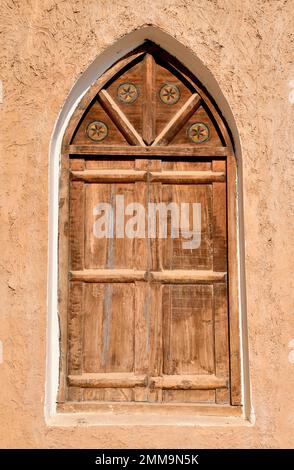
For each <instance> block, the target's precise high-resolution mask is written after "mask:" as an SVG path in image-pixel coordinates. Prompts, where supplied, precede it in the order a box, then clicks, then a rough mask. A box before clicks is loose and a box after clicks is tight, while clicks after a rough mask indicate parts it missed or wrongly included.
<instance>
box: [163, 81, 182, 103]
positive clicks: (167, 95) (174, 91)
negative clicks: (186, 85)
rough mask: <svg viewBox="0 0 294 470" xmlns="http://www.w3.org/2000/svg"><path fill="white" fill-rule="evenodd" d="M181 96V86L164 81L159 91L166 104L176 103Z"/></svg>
mask: <svg viewBox="0 0 294 470" xmlns="http://www.w3.org/2000/svg"><path fill="white" fill-rule="evenodd" d="M180 96H181V92H180V90H179V88H178V87H177V85H174V84H173V83H164V84H163V85H162V87H161V88H160V91H159V98H160V99H161V101H162V102H163V103H164V104H176V103H177V102H178V101H179V99H180Z"/></svg>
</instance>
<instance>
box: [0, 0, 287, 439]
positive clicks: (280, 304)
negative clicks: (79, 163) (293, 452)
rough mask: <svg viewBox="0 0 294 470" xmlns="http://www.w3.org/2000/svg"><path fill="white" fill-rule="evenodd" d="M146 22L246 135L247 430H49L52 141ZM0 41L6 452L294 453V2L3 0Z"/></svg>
mask: <svg viewBox="0 0 294 470" xmlns="http://www.w3.org/2000/svg"><path fill="white" fill-rule="evenodd" d="M147 24H148V25H153V26H155V27H157V28H160V29H162V30H163V31H165V32H166V33H168V34H170V35H171V36H173V37H175V38H176V39H177V40H178V41H180V42H181V43H182V44H183V45H184V46H186V47H187V48H188V49H190V50H191V51H192V52H193V53H194V54H196V55H197V57H198V58H199V59H200V60H201V61H202V62H203V64H204V65H205V66H206V67H207V68H208V70H209V71H210V72H211V73H212V74H213V76H214V77H215V79H216V80H217V82H218V84H219V86H220V89H221V90H222V92H223V94H224V96H225V98H226V100H227V102H228V104H229V106H230V108H231V110H232V113H233V115H234V118H235V121H236V126H237V129H238V131H239V135H240V141H241V148H242V166H243V202H244V230H245V246H246V252H245V270H246V289H247V321H248V335H249V354H250V363H249V365H250V378H251V387H252V405H253V409H254V413H255V422H254V423H253V424H251V425H244V424H242V423H240V424H238V425H232V424H231V423H228V424H224V425H213V424H211V423H210V424H209V423H206V422H205V420H204V421H203V424H202V425H201V424H198V425H195V426H181V427H179V426H175V425H165V426H160V425H158V426H155V427H154V426H151V425H145V426H134V425H130V426H127V425H121V426H103V425H100V426H87V425H80V426H67V427H60V426H48V425H46V422H45V417H44V394H45V364H46V325H47V266H48V166H49V157H48V155H49V144H50V140H51V136H52V133H53V129H54V125H55V123H56V120H57V117H58V114H59V112H60V110H61V109H62V106H63V104H64V102H65V100H66V97H67V96H68V94H69V93H70V90H71V88H72V87H73V85H74V84H75V82H76V81H77V79H78V78H79V76H80V75H81V73H83V72H84V71H85V70H86V69H87V67H88V66H89V65H90V64H91V63H92V62H93V61H94V60H95V58H96V57H97V56H98V55H99V54H100V53H101V52H103V51H105V49H106V48H107V47H109V46H111V45H112V44H113V43H115V42H116V41H117V40H119V39H120V38H121V37H123V36H124V35H126V34H128V33H130V32H131V31H133V30H135V29H138V28H141V27H142V26H143V25H147ZM0 31H1V32H2V34H1V35H0V57H1V69H0V80H1V81H2V83H3V99H2V102H1V103H0V115H1V126H0V148H1V173H0V178H1V183H0V187H1V200H0V207H1V229H0V233H1V239H0V246H1V276H0V281H1V283H0V289H1V290H0V298H1V323H0V340H1V341H2V343H3V363H2V364H0V384H1V385H0V447H29V448H30V447H51V448H54V447H95V448H101V447H178V448H180V447H186V448H187V447H195V448H197V447H198V448H205V447H287V446H291V447H293V446H294V404H293V390H294V359H293V361H292V362H291V358H293V354H291V349H290V348H289V341H290V340H291V339H293V338H294V320H293V318H294V317H293V311H294V309H293V294H292V293H293V287H294V286H293V262H291V254H292V256H293V228H294V227H293V220H294V219H293V169H291V168H290V164H291V163H292V162H293V148H294V133H293V118H294V63H293V49H294V33H293V32H294V1H293V0H289V1H287V0H267V1H266V0H256V1H253V0H221V1H218V0H211V1H209V0H197V1H196V0H165V1H163V0H154V1H152V2H147V1H142V0H112V1H109V0H105V1H101V0H87V1H86V0H83V1H74V0H65V1H60V0H56V1H52V0H43V1H42V2H41V1H37V0H31V1H29V0H26V1H18V0H15V1H12V0H7V1H5V0H0ZM292 168H293V167H292ZM291 171H292V175H291ZM292 259H293V258H292ZM292 345H293V344H292ZM293 349H294V345H293Z"/></svg>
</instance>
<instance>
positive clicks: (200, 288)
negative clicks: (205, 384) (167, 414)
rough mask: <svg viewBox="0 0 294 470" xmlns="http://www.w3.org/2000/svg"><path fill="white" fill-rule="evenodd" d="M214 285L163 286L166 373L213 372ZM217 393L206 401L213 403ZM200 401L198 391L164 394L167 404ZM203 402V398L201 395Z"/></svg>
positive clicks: (208, 395)
mask: <svg viewBox="0 0 294 470" xmlns="http://www.w3.org/2000/svg"><path fill="white" fill-rule="evenodd" d="M214 368H215V365H214V340H213V311H212V286H210V285H197V286H196V285H185V286H180V285H165V286H164V287H163V373H164V374H168V375H181V374H188V375H190V374H191V375H192V374H195V375H199V374H212V373H213V372H214ZM214 397H215V393H214V391H213V394H212V393H209V394H206V395H205V397H204V399H205V401H214ZM166 399H167V400H168V401H181V400H183V399H184V400H185V401H189V402H195V401H197V399H199V393H198V391H193V390H192V391H189V392H185V393H184V392H183V391H173V392H172V391H169V392H168V393H166V392H164V401H166ZM202 399H203V395H202Z"/></svg>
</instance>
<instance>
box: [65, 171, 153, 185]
mask: <svg viewBox="0 0 294 470" xmlns="http://www.w3.org/2000/svg"><path fill="white" fill-rule="evenodd" d="M71 179H72V181H84V182H87V183H134V182H135V181H145V180H146V179H147V172H146V171H138V170H84V171H71Z"/></svg>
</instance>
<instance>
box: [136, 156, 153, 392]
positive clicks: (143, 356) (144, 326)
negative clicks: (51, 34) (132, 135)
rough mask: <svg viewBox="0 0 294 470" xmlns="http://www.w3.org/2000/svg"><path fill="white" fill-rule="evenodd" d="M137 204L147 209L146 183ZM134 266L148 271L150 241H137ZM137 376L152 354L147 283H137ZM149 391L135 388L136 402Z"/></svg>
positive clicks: (140, 163) (144, 164) (140, 166)
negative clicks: (150, 353)
mask: <svg viewBox="0 0 294 470" xmlns="http://www.w3.org/2000/svg"><path fill="white" fill-rule="evenodd" d="M135 169H136V170H147V169H148V160H146V159H136V161H135ZM134 199H135V201H136V202H139V203H140V204H142V205H143V206H144V208H145V209H146V207H147V200H148V188H147V185H146V183H145V182H140V181H138V182H136V183H135V196H134ZM147 223H148V219H147V214H146V217H145V224H146V225H145V233H146V228H147ZM134 248H135V252H134V264H135V269H137V270H142V271H147V270H148V239H147V238H146V237H145V238H136V239H135V245H134ZM135 332H136V333H135V338H134V341H135V366H134V372H135V374H136V373H138V374H146V375H147V374H148V361H149V352H150V298H149V286H148V282H146V281H138V282H135ZM147 398H148V390H147V384H146V387H135V388H134V400H135V401H147Z"/></svg>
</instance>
